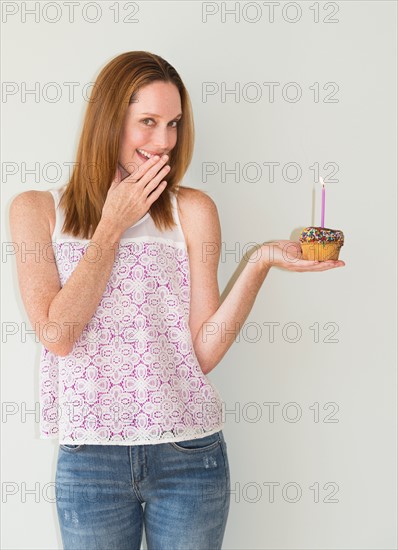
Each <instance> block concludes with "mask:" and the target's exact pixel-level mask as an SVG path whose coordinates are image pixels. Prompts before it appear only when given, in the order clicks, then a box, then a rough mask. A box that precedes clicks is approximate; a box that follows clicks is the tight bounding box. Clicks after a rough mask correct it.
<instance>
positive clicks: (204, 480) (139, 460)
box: [55, 430, 231, 550]
mask: <svg viewBox="0 0 398 550" xmlns="http://www.w3.org/2000/svg"><path fill="white" fill-rule="evenodd" d="M55 486H56V506H57V513H58V520H59V524H60V529H61V536H62V542H63V545H64V549H65V550H94V549H95V550H110V549H112V550H139V549H140V546H141V540H142V534H143V527H144V526H145V536H146V541H147V546H148V550H213V549H214V550H220V549H221V545H222V540H223V537H224V531H225V527H226V523H227V517H228V512H229V504H230V496H231V494H230V471H229V464H228V457H227V447H226V443H225V440H224V435H223V432H222V430H221V431H219V432H216V433H214V434H211V435H207V436H205V437H201V438H199V439H190V440H185V441H179V442H177V443H174V442H172V443H159V444H151V445H131V446H127V445H62V444H61V445H59V453H58V460H57V470H56V478H55ZM143 505H144V506H143Z"/></svg>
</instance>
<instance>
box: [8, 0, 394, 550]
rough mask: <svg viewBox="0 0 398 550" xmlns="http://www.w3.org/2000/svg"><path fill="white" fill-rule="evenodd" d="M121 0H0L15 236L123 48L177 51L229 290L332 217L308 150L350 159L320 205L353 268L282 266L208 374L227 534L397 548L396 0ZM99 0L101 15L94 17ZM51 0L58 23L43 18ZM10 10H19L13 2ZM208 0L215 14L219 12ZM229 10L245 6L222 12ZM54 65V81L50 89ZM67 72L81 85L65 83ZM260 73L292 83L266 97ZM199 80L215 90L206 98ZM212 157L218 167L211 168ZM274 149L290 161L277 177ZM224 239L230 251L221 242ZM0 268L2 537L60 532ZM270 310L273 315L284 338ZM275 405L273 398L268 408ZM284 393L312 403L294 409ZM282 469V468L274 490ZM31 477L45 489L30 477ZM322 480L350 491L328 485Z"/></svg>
mask: <svg viewBox="0 0 398 550" xmlns="http://www.w3.org/2000/svg"><path fill="white" fill-rule="evenodd" d="M118 4H119V11H120V21H119V22H116V21H115V11H114V10H115V7H113V9H112V6H115V3H113V2H104V1H102V2H97V3H95V2H94V3H93V2H91V7H90V6H88V5H87V3H86V2H80V5H79V6H78V7H77V8H75V10H76V11H75V15H74V20H73V21H72V22H69V21H68V17H69V15H68V9H67V7H66V3H65V2H59V3H57V4H56V3H55V2H48V3H44V2H37V3H36V21H35V20H34V16H32V15H27V16H26V20H25V21H24V19H23V10H24V8H27V9H34V6H35V4H34V3H33V2H28V3H23V2H3V6H2V10H3V25H2V30H3V40H2V42H3V53H2V63H3V71H2V79H3V86H5V85H6V84H7V83H10V82H11V83H14V84H8V85H7V88H6V90H8V91H9V90H11V89H12V90H13V92H12V93H11V94H10V95H4V88H3V100H2V101H3V103H2V116H3V132H2V135H3V146H2V155H3V165H2V166H3V174H2V205H3V208H2V211H3V222H2V224H3V226H2V229H3V242H4V241H5V242H7V241H10V240H11V238H10V232H9V224H8V208H9V204H10V202H11V200H12V198H13V197H14V196H15V195H17V194H18V193H20V192H22V191H25V190H28V189H38V190H47V189H49V188H51V187H57V186H60V185H62V184H63V183H64V182H65V181H66V178H67V174H68V172H67V165H66V163H67V162H73V160H74V152H75V148H76V144H77V140H78V137H79V132H80V128H81V124H82V120H83V114H84V110H85V107H86V102H85V100H84V97H82V94H83V90H84V86H85V85H86V84H87V83H89V82H93V81H94V79H95V76H96V75H97V74H98V72H99V70H100V69H101V68H102V67H103V66H104V65H105V64H106V63H107V62H108V61H109V60H110V59H111V58H113V57H114V56H116V55H118V54H120V53H122V52H124V51H128V50H141V49H142V50H149V51H152V52H154V53H157V54H159V55H161V56H162V57H164V58H166V59H167V60H168V61H169V62H170V63H171V64H173V65H174V66H175V67H176V69H177V70H178V71H179V72H180V74H181V76H182V78H183V80H184V81H185V83H186V86H187V88H188V90H189V93H190V95H191V99H192V102H193V108H194V114H195V123H196V148H195V156H194V159H193V162H192V165H191V167H190V169H189V172H188V173H187V175H186V179H185V185H187V186H191V187H197V188H200V189H203V190H205V191H206V192H207V193H209V195H210V196H211V197H212V198H213V199H214V201H215V202H216V204H217V206H218V211H219V215H220V220H221V224H222V231H223V233H222V239H223V247H224V250H223V254H222V261H221V263H220V268H219V284H220V292H223V290H224V289H225V287H226V286H227V284H228V283H229V282H230V279H231V277H233V275H234V272H235V271H236V270H237V268H238V265H239V262H240V259H241V257H242V254H243V253H244V251H245V246H249V245H248V243H259V242H264V241H269V240H271V239H289V238H293V237H294V236H295V235H296V234H297V230H299V229H300V228H301V227H303V226H306V225H319V224H320V193H319V189H318V186H319V184H316V185H315V183H314V181H316V180H317V175H315V176H314V170H313V168H311V167H314V165H315V166H316V165H318V166H319V169H320V174H321V175H322V176H323V177H324V178H325V179H326V181H329V180H328V179H327V177H328V174H330V173H331V169H330V168H328V167H327V166H325V165H326V164H327V163H334V164H335V165H337V168H338V171H337V173H336V174H335V175H334V179H335V181H334V182H330V181H329V183H328V184H327V203H326V220H325V221H326V226H327V227H332V228H335V229H341V230H343V231H344V234H345V238H346V243H345V245H344V247H343V248H342V251H341V255H340V257H341V259H343V260H344V261H345V262H346V266H345V267H343V268H340V269H336V270H331V271H327V272H322V273H317V274H315V273H314V274H312V273H311V274H310V273H304V274H298V273H291V272H287V271H282V270H278V269H273V270H271V272H270V273H269V275H268V277H267V279H266V280H265V282H264V285H263V287H262V288H261V290H260V292H259V295H258V298H257V301H256V303H255V305H254V307H253V309H252V311H251V313H250V316H249V317H248V319H247V321H246V323H245V327H243V329H242V333H241V335H240V338H239V341H237V342H236V343H235V344H234V345H233V347H232V348H231V349H230V350H229V352H228V354H227V355H226V356H225V357H224V359H223V361H222V362H221V363H220V364H219V365H218V366H217V368H216V369H215V370H214V371H212V373H211V374H210V379H211V380H212V382H213V383H214V384H215V385H216V387H217V388H218V390H219V391H220V393H221V396H222V398H223V400H224V402H225V409H226V412H227V415H226V426H225V430H224V433H225V437H226V440H227V444H228V451H229V461H230V467H231V476H232V480H231V483H232V490H233V492H232V495H231V509H230V514H229V519H228V525H227V530H226V534H225V538H224V545H223V548H224V549H228V550H232V549H243V548H250V549H271V548H272V549H287V548H289V549H302V548H306V549H380V548H383V549H390V548H396V544H397V541H396V526H395V520H396V512H397V510H396V492H395V487H396V355H395V349H396V329H397V327H396V307H395V304H396V290H395V287H396V261H395V260H396V206H395V205H396V176H397V173H396V148H397V142H396V121H397V113H396V94H397V89H396V82H397V72H396V16H397V5H396V3H395V2H390V1H379V2H376V1H361V0H359V1H352V2H351V1H342V2H329V3H325V2H298V3H288V4H287V3H286V2H280V3H279V5H278V6H276V7H275V14H274V21H273V22H271V21H270V16H269V11H268V9H267V7H266V6H265V5H264V3H263V2H240V3H238V2H227V3H225V2H220V3H215V2H209V3H202V2H198V1H194V2H178V1H175V2H137V3H135V5H136V6H137V11H136V13H135V15H134V18H135V19H136V20H137V22H135V23H134V22H132V23H128V22H123V18H125V17H126V16H127V15H128V14H132V13H133V7H134V3H130V4H129V5H127V3H125V2H119V3H118ZM46 5H47V8H46V9H47V11H46V9H45V6H46ZM95 5H96V6H97V9H98V10H100V12H98V16H99V19H98V21H97V22H96V23H93V22H91V23H90V22H89V20H91V21H92V20H93V18H94V17H95V15H96V14H95V9H94V8H95ZM10 6H11V7H10ZM57 6H58V11H59V15H60V19H59V21H58V22H55V23H50V22H48V21H46V19H47V20H51V19H54V18H55V17H56V9H55V8H56V7H57ZM297 9H299V10H300V11H301V14H298V13H299V12H297ZM317 9H318V10H319V22H316V10H317ZM5 10H11V11H13V10H14V11H15V10H16V13H14V14H10V15H8V16H7V17H6V16H5ZM206 10H213V11H215V12H216V13H215V14H214V15H209V16H208V17H207V20H206V17H205V15H204V12H205V11H206ZM225 10H232V11H233V10H235V14H233V13H232V15H226V16H225V18H224V19H223V14H224V12H225ZM84 12H85V17H86V20H85V19H84V17H83V14H84ZM297 14H298V20H297V22H295V23H293V22H292V20H293V19H294V18H295V17H296V15H297ZM328 18H329V19H334V20H335V21H336V22H334V23H332V22H326V21H325V20H326V19H328ZM50 82H56V83H57V84H58V86H59V90H60V93H61V95H60V97H59V98H58V100H56V101H54V102H51V101H49V98H53V97H54V95H53V94H54V88H51V89H50V88H48V90H47V92H46V88H45V85H46V84H47V83H50ZM67 82H76V83H77V85H76V88H75V98H74V99H71V100H70V98H69V97H68V87H67V85H66V84H64V83H67ZM264 82H278V83H280V85H279V86H278V87H276V89H275V99H274V101H273V102H271V101H270V100H269V96H268V93H267V87H266V86H264V85H263V83H264ZM290 82H295V83H297V86H299V87H300V88H301V91H302V97H301V99H300V100H298V101H297V102H289V101H288V97H293V89H292V88H289V89H288V90H286V89H285V92H286V93H287V94H288V96H287V95H286V93H285V95H283V94H282V91H281V90H282V88H283V87H284V86H285V84H287V83H290ZM4 83H6V84H4ZM35 83H38V84H36V86H38V88H37V89H38V97H37V98H36V100H35V98H34V96H32V95H27V96H26V98H25V97H24V96H23V93H22V92H23V87H24V86H26V88H28V89H33V88H34V86H35ZM204 83H214V86H215V88H216V89H217V88H218V90H219V91H218V92H216V93H215V94H214V95H209V96H208V97H207V101H205V100H204V96H203V92H202V87H203V86H204ZM250 83H251V85H249V86H247V85H248V84H250ZM314 83H319V100H318V101H315V99H314V91H313V87H314ZM327 83H336V84H337V86H338V91H337V93H336V94H335V95H334V96H333V97H331V99H334V100H335V102H326V98H327V96H330V95H331V93H332V92H333V87H332V86H330V87H329V88H326V89H324V86H325V85H327ZM223 86H224V87H225V88H227V89H229V90H230V89H233V88H234V87H236V86H240V94H239V93H238V95H237V96H236V98H235V97H234V96H233V95H226V96H225V98H223V97H222V94H221V89H222V87H223ZM333 86H335V85H333ZM311 87H312V89H311ZM255 88H257V90H258V91H259V92H261V93H260V94H259V95H258V96H257V98H255ZM335 89H337V88H336V87H335ZM290 94H291V95H290ZM210 162H212V163H215V166H216V168H217V169H218V172H217V173H216V174H214V175H211V176H208V177H207V178H206V179H205V178H204V174H203V173H202V170H203V169H204V167H205V166H206V163H210ZM268 162H277V163H280V164H279V166H277V167H276V169H275V179H274V181H270V178H269V176H268V172H267V169H266V166H265V165H264V164H263V163H268ZM35 163H37V173H36V174H35V173H34V172H32V171H31V170H33V169H34V166H35ZM48 163H57V164H58V165H59V167H60V168H61V171H60V172H59V173H58V175H57V174H56V171H55V170H54V169H50V170H48V172H46V169H45V166H46V164H48ZM222 163H225V167H226V168H227V169H232V168H233V167H234V165H235V163H238V165H239V168H240V169H239V170H238V176H237V179H236V180H235V177H234V175H231V174H229V175H226V174H224V173H222V170H221V168H222ZM248 163H254V164H253V167H252V168H249V167H248V166H247V164H248ZM289 163H297V164H298V165H299V167H300V169H301V172H302V173H301V178H300V179H299V181H297V182H292V181H289V180H288V177H290V178H293V177H294V172H293V171H288V172H287V176H286V173H285V174H284V173H283V172H282V167H283V166H285V165H286V164H289ZM316 163H317V164H316ZM255 165H257V169H258V173H257V176H258V177H257V181H253V179H255V177H256V172H255V170H254V166H255ZM246 168H247V171H245V170H246ZM315 191H316V194H315ZM314 194H315V197H314ZM314 199H315V200H314ZM231 249H232V250H236V256H234V254H231V253H230V254H225V251H227V250H229V251H230V250H231ZM2 275H3V287H2V328H3V338H2V342H3V353H2V371H1V374H2V388H3V389H2V400H3V413H4V407H8V409H7V410H9V411H11V413H12V414H9V415H8V416H4V414H3V422H2V424H1V427H2V473H3V523H2V525H3V534H2V537H3V542H2V545H3V546H2V547H3V548H5V549H31V548H35V549H39V548H40V549H54V548H62V544H61V538H60V533H59V528H58V523H57V517H56V508H55V503H54V501H53V497H54V492H53V490H52V483H53V481H54V476H55V466H56V443H54V442H46V441H41V440H40V439H39V426H38V418H37V421H35V418H34V415H32V414H28V415H27V416H26V417H25V416H24V414H23V411H24V408H26V409H28V410H33V409H34V406H35V403H37V402H38V400H39V394H38V375H39V371H38V368H39V345H38V344H37V343H35V340H34V336H33V335H32V334H26V329H28V330H29V329H30V327H29V324H28V320H27V317H26V314H25V312H24V309H23V305H22V302H21V299H20V295H19V290H18V287H17V284H16V267H15V261H14V258H12V257H6V256H3V262H2ZM264 323H279V325H275V337H274V341H271V339H270V337H269V332H268V329H267V326H266V325H264ZM289 323H290V324H289ZM291 323H295V324H296V325H292V324H291ZM327 323H330V325H327ZM294 326H296V327H297V326H298V327H299V329H300V331H301V338H300V339H299V340H298V341H297V342H293V340H294V338H295V336H296V332H295V329H294ZM10 327H11V329H10ZM13 327H14V329H15V334H14V335H11V334H8V332H9V331H10V330H12V328H13ZM289 327H290V328H289ZM311 327H312V328H311ZM316 327H319V341H318V342H315V340H314V338H315V332H314V330H315V328H316ZM333 332H334V333H333ZM332 333H333V334H332ZM328 335H329V336H332V338H333V339H334V340H336V341H335V342H327V341H326V340H327V338H328ZM267 402H268V403H269V402H277V403H279V405H277V406H276V408H275V417H274V421H273V422H271V421H270V417H269V409H268V407H267V405H264V403H267ZM291 402H294V403H296V404H297V405H296V407H297V410H299V411H301V417H300V418H299V419H297V421H296V422H293V421H291V419H292V418H294V416H295V410H294V409H293V407H289V406H287V404H289V403H291ZM7 403H8V404H10V403H11V405H7ZM12 404H14V405H12ZM314 404H315V405H314ZM328 404H329V405H328ZM317 407H319V421H315V416H314V414H315V413H314V410H315V409H316V408H317ZM21 411H22V413H21ZM228 411H229V412H228ZM231 411H232V412H231ZM328 415H329V417H330V418H329V420H332V422H331V421H329V422H328V421H327V417H328ZM289 419H290V420H289ZM333 420H334V422H333ZM270 482H275V483H278V484H279V485H277V486H276V487H275V497H274V502H271V501H270V500H271V499H270V498H269V492H268V489H267V485H265V484H267V483H270ZM289 483H295V484H296V486H298V487H299V488H300V490H301V492H302V494H301V498H300V499H299V500H298V502H295V503H294V502H291V501H289V499H290V500H291V499H293V498H294V496H295V492H294V490H293V488H290V489H288V488H289V485H286V484H289ZM327 483H330V484H333V485H330V486H327V485H326V484H327ZM314 484H319V502H316V501H315V500H316V499H315V498H314V489H310V487H316V485H314ZM333 487H336V488H337V492H336V493H335V494H334V495H332V492H333ZM32 489H33V490H36V495H35V494H31V493H29V494H27V492H28V491H30V490H32ZM328 495H330V496H331V497H332V498H334V499H337V502H334V503H333V502H325V500H328Z"/></svg>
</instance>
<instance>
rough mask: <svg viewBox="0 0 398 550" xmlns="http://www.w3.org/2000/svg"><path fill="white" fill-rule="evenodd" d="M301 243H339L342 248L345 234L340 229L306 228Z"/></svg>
mask: <svg viewBox="0 0 398 550" xmlns="http://www.w3.org/2000/svg"><path fill="white" fill-rule="evenodd" d="M300 242H301V243H311V242H318V243H325V244H326V243H330V242H337V243H339V245H340V246H343V245H344V234H343V232H342V231H339V230H338V229H328V228H327V227H305V228H304V229H303V230H302V232H301V233H300Z"/></svg>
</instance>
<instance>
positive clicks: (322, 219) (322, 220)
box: [319, 177, 325, 227]
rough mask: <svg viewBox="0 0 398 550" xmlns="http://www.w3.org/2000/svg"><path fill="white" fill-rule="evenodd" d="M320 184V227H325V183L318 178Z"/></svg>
mask: <svg viewBox="0 0 398 550" xmlns="http://www.w3.org/2000/svg"><path fill="white" fill-rule="evenodd" d="M319 180H320V182H321V183H322V211H321V227H325V183H324V181H323V179H322V178H321V177H320V178H319Z"/></svg>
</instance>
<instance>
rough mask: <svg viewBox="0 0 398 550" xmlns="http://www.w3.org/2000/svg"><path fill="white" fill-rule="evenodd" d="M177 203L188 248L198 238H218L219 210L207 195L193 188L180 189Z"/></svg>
mask: <svg viewBox="0 0 398 550" xmlns="http://www.w3.org/2000/svg"><path fill="white" fill-rule="evenodd" d="M177 202H178V210H179V215H180V220H181V225H182V229H183V231H184V234H185V237H186V240H187V243H188V247H189V246H192V244H193V242H194V241H195V240H197V239H198V238H202V239H203V238H214V239H215V238H217V234H218V233H219V231H220V221H219V216H218V210H217V206H216V203H215V202H214V200H213V199H212V198H211V197H209V195H208V194H207V193H205V192H204V191H201V190H200V189H194V188H193V187H180V188H179V191H178V200H177ZM195 237H196V239H195Z"/></svg>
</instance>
